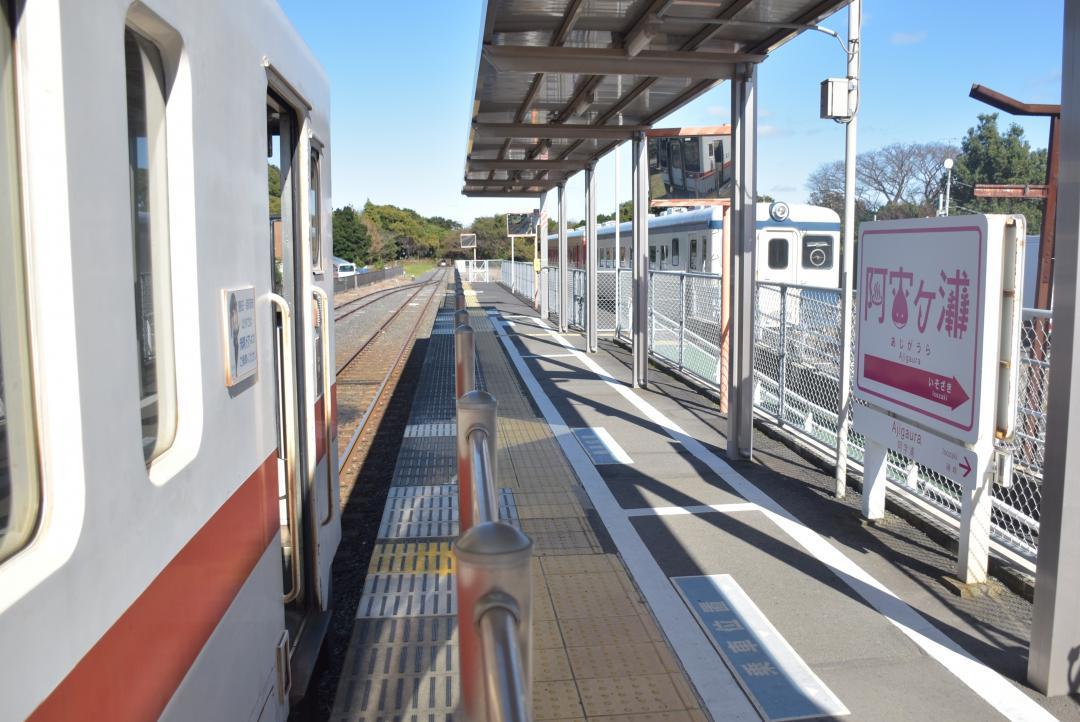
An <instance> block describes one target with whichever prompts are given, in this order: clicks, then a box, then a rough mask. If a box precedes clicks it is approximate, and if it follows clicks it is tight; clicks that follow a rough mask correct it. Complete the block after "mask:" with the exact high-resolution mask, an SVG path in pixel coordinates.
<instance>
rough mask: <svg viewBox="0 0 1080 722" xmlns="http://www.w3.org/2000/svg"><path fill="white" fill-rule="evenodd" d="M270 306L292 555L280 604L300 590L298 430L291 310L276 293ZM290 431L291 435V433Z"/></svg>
mask: <svg viewBox="0 0 1080 722" xmlns="http://www.w3.org/2000/svg"><path fill="white" fill-rule="evenodd" d="M269 298H270V303H271V304H273V305H274V306H277V309H278V312H279V313H280V314H281V355H282V357H283V358H282V367H283V368H282V369H281V375H282V377H283V380H284V384H283V385H284V386H285V420H284V423H283V424H282V428H283V429H284V430H285V433H284V434H283V436H284V437H285V439H284V441H285V508H286V511H288V516H289V518H288V527H289V541H291V542H292V552H291V553H290V554H289V556H290V557H291V560H292V564H291V565H290V566H291V567H292V569H291V576H292V580H291V581H292V585H291V587H290V589H289V591H288V592H286V593H285V594H284V595H283V596H282V600H281V601H282V602H283V603H284V604H288V603H289V602H293V601H296V600H297V599H299V597H300V594H301V593H302V591H303V584H304V582H303V577H302V576H301V575H300V561H301V557H300V542H301V539H300V499H301V498H302V492H301V489H300V485H299V481H298V480H297V476H296V433H297V431H298V422H299V418H298V417H297V414H296V361H295V358H296V355H295V354H296V349H295V348H294V346H293V337H292V310H291V309H290V308H289V302H288V301H286V300H285V298H284V297H282V296H279V295H277V294H276V293H271V294H269ZM290 428H291V429H292V433H290V431H289V430H290Z"/></svg>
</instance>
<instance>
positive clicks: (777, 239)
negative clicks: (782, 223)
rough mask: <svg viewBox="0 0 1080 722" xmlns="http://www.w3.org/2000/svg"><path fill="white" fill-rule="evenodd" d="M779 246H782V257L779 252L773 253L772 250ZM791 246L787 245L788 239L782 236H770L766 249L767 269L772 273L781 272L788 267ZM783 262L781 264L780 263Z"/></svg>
mask: <svg viewBox="0 0 1080 722" xmlns="http://www.w3.org/2000/svg"><path fill="white" fill-rule="evenodd" d="M780 244H783V246H782V247H783V255H782V256H781V255H780V253H779V252H775V253H774V251H773V249H774V248H780V247H781V246H780ZM790 246H791V244H790V243H788V239H787V238H785V237H783V236H772V237H771V238H769V241H768V244H767V246H766V248H767V249H768V251H767V255H768V262H769V268H770V269H772V270H774V271H782V270H784V269H785V268H787V267H788V265H789V264H790V262H791V248H790ZM781 260H783V263H781V262H780V261H781Z"/></svg>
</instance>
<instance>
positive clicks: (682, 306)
mask: <svg viewBox="0 0 1080 722" xmlns="http://www.w3.org/2000/svg"><path fill="white" fill-rule="evenodd" d="M685 351H686V274H685V273H681V274H679V370H680V371H682V370H683V361H684V360H685V356H686V353H685Z"/></svg>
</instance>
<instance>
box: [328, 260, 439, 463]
mask: <svg viewBox="0 0 1080 722" xmlns="http://www.w3.org/2000/svg"><path fill="white" fill-rule="evenodd" d="M446 273H447V271H446V270H445V269H444V270H443V275H442V276H441V277H440V278H439V280H438V281H431V282H426V283H425V284H424V286H429V285H434V284H437V283H442V282H443V280H445V278H446ZM422 290H423V287H421V288H418V289H417V290H416V293H414V294H413V295H412V296H410V297H409V298H408V299H406V301H405V303H403V304H401V308H399V309H398V310H397V311H395V312H394V315H393V316H391V317H390V318H389V319H387V320H386V322H384V323H383V325H382V326H380V327H379V330H378V331H376V332H375V333H374V334H373V335H372V336H371V338H369V339H368V340H367V341H365V342H364V345H363V346H361V347H360V349H359V350H358V351H357V352H356V353H354V354H353V355H352V357H351V358H350V359H349V360H348V361H347V362H346V363H345V364H344V365H343V366H342V367H341V368H340V369H338V371H337V373H338V374H340V373H341V372H342V371H343V370H344V369H345V368H347V367H348V366H349V364H351V363H352V362H353V361H355V360H356V358H357V356H359V355H360V353H361V352H362V351H363V350H364V349H365V348H367V347H368V346H369V345H370V344H371V342H372V341H374V340H375V339H376V338H377V337H378V336H379V334H380V333H382V331H383V329H385V328H386V327H387V326H388V325H389V324H390V323H391V322H393V320H394V319H395V318H397V316H398V315H399V314H400V313H401V312H402V310H404V309H405V308H406V307H408V305H409V301H411V300H412V299H413V298H415V297H416V295H417V294H419V293H420V291H422ZM437 297H438V294H437V293H432V294H431V298H429V299H428V300H427V303H426V305H425V306H424V310H423V311H422V312H420V313H419V314H418V315H417V317H416V321H415V322H413V325H412V328H411V329H410V330H409V333H408V334H407V335H406V337H405V342H404V343H403V344H402V345H401V350H399V351H398V355H397V357H396V358H395V359H394V362H393V363H391V364H390V368H389V369H387V371H386V375H384V376H383V379H382V381H381V382H380V383H379V386H378V388H377V389H375V396H374V397H372V399H371V402H370V403H368V405H367V408H366V409H364V413H363V414H361V416H360V421H359V423H357V425H356V429H355V430H353V433H352V437H350V439H349V443H348V444H346V445H345V450H344V451H342V452H341V454H340V455H339V456H338V472H339V473H340V472H341V470H342V469H344V468H345V464H346V463H347V462H348V460H349V456H351V455H352V452H353V449H354V448H355V447H356V442H357V441H359V439H360V434H362V433H363V431H364V428H365V427H366V426H367V423H368V421H369V420H370V419H371V414H372V412H373V411H374V410H375V407H376V406H377V405H378V403H379V400H380V399H381V398H382V395H383V392H384V391H385V390H386V387H387V385H388V384H389V383H390V379H391V378H392V377H393V375H394V371H395V370H396V369H397V367H398V365H399V364H400V363H401V360H402V358H404V356H405V351H406V350H407V349H408V348H409V347H410V345H411V342H412V341H413V339H414V338H415V337H416V330H417V329H418V328H419V327H420V323H421V321H423V319H424V317H425V316H427V312H428V310H429V309H430V308H431V304H432V302H433V301H434V300H435V299H436V298H437Z"/></svg>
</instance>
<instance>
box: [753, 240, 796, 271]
mask: <svg viewBox="0 0 1080 722" xmlns="http://www.w3.org/2000/svg"><path fill="white" fill-rule="evenodd" d="M797 242H798V237H797V236H796V234H795V231H792V230H787V229H769V230H764V231H759V232H758V234H757V247H758V254H757V257H758V263H757V266H758V267H757V280H758V281H761V282H764V283H794V282H795V275H794V267H793V263H792V257H793V255H794V254H795V253H797V252H798V246H797V245H796V243H797Z"/></svg>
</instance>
